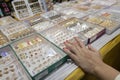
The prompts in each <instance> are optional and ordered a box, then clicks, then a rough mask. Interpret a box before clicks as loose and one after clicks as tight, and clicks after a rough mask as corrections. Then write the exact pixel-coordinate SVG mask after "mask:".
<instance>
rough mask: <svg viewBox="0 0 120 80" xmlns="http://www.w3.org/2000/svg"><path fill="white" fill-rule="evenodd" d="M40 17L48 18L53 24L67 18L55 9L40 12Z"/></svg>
mask: <svg viewBox="0 0 120 80" xmlns="http://www.w3.org/2000/svg"><path fill="white" fill-rule="evenodd" d="M41 17H43V18H45V19H48V20H50V21H52V22H53V23H55V24H57V23H59V22H61V21H63V20H65V19H66V18H67V17H66V18H65V17H64V15H62V14H61V13H60V12H58V11H55V10H51V11H49V12H46V13H44V14H42V15H41Z"/></svg>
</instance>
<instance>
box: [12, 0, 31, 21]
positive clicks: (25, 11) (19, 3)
mask: <svg viewBox="0 0 120 80" xmlns="http://www.w3.org/2000/svg"><path fill="white" fill-rule="evenodd" d="M12 5H13V8H14V10H15V13H16V16H17V18H18V19H19V20H22V19H25V18H28V17H29V16H30V15H31V13H30V11H29V8H28V7H27V4H26V2H25V0H16V1H15V0H14V1H12ZM23 5H24V6H23Z"/></svg>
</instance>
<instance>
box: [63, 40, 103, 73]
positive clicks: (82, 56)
mask: <svg viewBox="0 0 120 80" xmlns="http://www.w3.org/2000/svg"><path fill="white" fill-rule="evenodd" d="M64 44H65V46H66V48H64V51H65V52H66V53H67V54H68V55H69V56H70V57H71V58H72V59H73V60H74V61H75V63H76V64H77V65H78V66H80V67H81V68H82V69H83V70H84V71H86V72H89V73H94V68H95V67H97V66H100V65H101V64H102V63H103V61H102V59H101V56H100V53H99V52H98V51H97V50H95V49H94V48H93V47H92V46H91V45H88V48H87V47H86V46H85V45H84V44H83V43H82V42H81V41H80V39H78V38H74V42H71V41H66V42H65V43H64Z"/></svg>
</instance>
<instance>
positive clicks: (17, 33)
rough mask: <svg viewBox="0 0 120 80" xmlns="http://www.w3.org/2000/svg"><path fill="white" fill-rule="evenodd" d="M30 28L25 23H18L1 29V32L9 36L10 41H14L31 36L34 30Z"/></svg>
mask: <svg viewBox="0 0 120 80" xmlns="http://www.w3.org/2000/svg"><path fill="white" fill-rule="evenodd" d="M28 26H29V25H28V24H27V23H25V22H16V23H13V24H9V25H5V26H4V27H2V28H1V31H2V32H3V33H4V34H5V35H6V36H7V38H8V39H9V40H11V41H13V40H16V39H20V38H22V37H24V36H27V35H29V34H31V33H32V32H33V30H32V29H30V28H28Z"/></svg>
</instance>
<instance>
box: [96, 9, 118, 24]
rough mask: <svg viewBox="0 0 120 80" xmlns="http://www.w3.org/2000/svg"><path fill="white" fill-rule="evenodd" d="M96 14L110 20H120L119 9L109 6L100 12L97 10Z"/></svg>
mask: <svg viewBox="0 0 120 80" xmlns="http://www.w3.org/2000/svg"><path fill="white" fill-rule="evenodd" d="M96 15H98V16H101V17H104V18H107V19H110V20H114V21H118V22H119V20H120V17H119V16H120V12H119V11H115V10H111V9H110V8H108V9H104V10H102V11H100V12H98V13H97V14H96Z"/></svg>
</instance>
